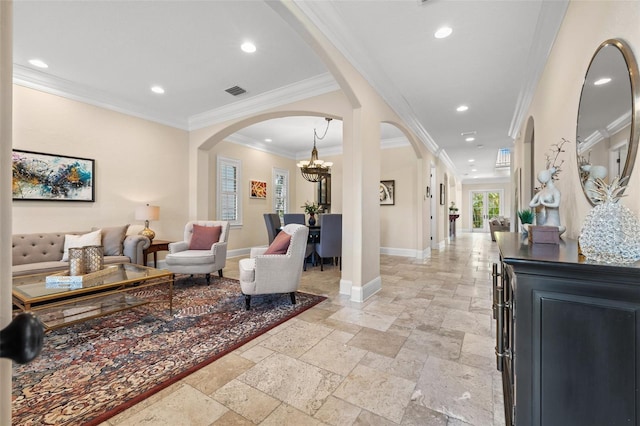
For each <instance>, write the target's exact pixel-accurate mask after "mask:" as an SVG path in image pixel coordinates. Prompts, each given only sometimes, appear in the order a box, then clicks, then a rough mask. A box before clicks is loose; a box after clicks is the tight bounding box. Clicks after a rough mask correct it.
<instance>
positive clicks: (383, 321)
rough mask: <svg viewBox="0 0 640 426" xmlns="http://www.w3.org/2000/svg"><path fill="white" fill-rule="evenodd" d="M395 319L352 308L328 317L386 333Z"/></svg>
mask: <svg viewBox="0 0 640 426" xmlns="http://www.w3.org/2000/svg"><path fill="white" fill-rule="evenodd" d="M396 318H397V316H391V315H386V314H379V313H375V312H367V311H363V310H361V309H354V308H342V309H340V310H339V311H338V312H336V313H334V314H333V315H331V316H330V317H329V319H333V320H337V321H342V322H347V323H351V324H357V325H359V326H362V327H367V328H373V329H375V330H380V331H386V330H387V329H388V328H389V326H390V325H391V324H393V322H394V321H395V320H396Z"/></svg>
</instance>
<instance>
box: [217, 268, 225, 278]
mask: <svg viewBox="0 0 640 426" xmlns="http://www.w3.org/2000/svg"><path fill="white" fill-rule="evenodd" d="M218 276H219V277H220V278H224V277H223V276H222V269H218Z"/></svg>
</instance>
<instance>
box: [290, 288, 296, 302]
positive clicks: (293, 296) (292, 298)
mask: <svg viewBox="0 0 640 426" xmlns="http://www.w3.org/2000/svg"><path fill="white" fill-rule="evenodd" d="M289 296H291V304H292V305H295V304H296V292H295V291H292V292H291V293H289Z"/></svg>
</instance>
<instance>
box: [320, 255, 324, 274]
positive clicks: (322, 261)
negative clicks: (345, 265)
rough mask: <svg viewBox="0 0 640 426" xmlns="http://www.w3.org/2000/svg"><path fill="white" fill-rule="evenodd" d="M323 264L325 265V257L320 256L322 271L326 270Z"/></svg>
mask: <svg viewBox="0 0 640 426" xmlns="http://www.w3.org/2000/svg"><path fill="white" fill-rule="evenodd" d="M323 265H324V258H322V257H320V270H321V271H324V268H323Z"/></svg>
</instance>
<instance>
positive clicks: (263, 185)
mask: <svg viewBox="0 0 640 426" xmlns="http://www.w3.org/2000/svg"><path fill="white" fill-rule="evenodd" d="M250 197H251V198H267V182H265V181H262V180H252V181H251V191H250Z"/></svg>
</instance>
